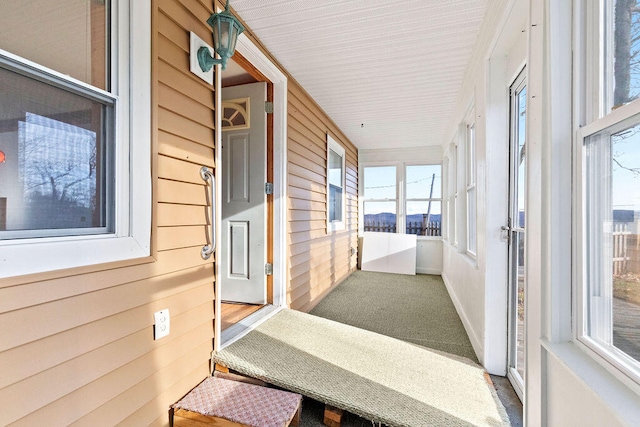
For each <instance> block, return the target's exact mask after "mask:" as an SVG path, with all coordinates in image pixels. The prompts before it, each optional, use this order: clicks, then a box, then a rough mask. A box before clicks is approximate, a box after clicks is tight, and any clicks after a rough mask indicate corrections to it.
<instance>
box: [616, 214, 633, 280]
mask: <svg viewBox="0 0 640 427" xmlns="http://www.w3.org/2000/svg"><path fill="white" fill-rule="evenodd" d="M613 227H614V228H613V274H616V275H618V274H623V273H626V272H627V262H628V261H629V260H631V258H630V257H629V256H628V254H627V251H628V244H627V240H628V238H629V235H630V234H631V232H630V231H629V230H628V228H627V224H614V226H613Z"/></svg>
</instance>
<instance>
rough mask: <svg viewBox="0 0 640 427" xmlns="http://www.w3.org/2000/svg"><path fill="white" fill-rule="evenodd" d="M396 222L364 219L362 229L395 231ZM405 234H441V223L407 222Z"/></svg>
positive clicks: (383, 231) (381, 231) (384, 231)
mask: <svg viewBox="0 0 640 427" xmlns="http://www.w3.org/2000/svg"><path fill="white" fill-rule="evenodd" d="M396 229H397V228H396V224H395V223H391V222H381V221H365V223H364V231H377V232H380V233H395V232H396ZM406 233H407V234H417V235H418V236H441V235H442V223H441V222H436V221H428V222H422V221H416V222H409V223H407V229H406Z"/></svg>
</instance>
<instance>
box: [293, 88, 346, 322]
mask: <svg viewBox="0 0 640 427" xmlns="http://www.w3.org/2000/svg"><path fill="white" fill-rule="evenodd" d="M288 114H289V116H288V146H287V148H288V152H287V156H288V157H287V160H288V165H287V171H288V176H287V179H288V181H287V185H288V188H287V192H288V194H287V196H288V227H287V243H288V248H289V251H288V252H289V257H288V258H289V260H288V261H289V265H288V268H289V270H288V272H289V285H288V290H287V301H288V303H289V305H290V307H291V308H294V309H297V310H302V311H308V310H310V309H311V308H312V307H313V306H315V305H316V304H317V303H318V302H319V301H320V300H321V299H322V297H324V296H325V295H326V294H327V292H328V291H330V290H331V289H332V288H333V287H335V286H336V285H337V284H339V283H340V282H341V281H342V280H344V279H345V278H346V277H347V276H348V275H349V274H351V273H352V272H353V271H354V270H355V268H356V257H355V255H354V256H352V255H351V248H357V247H358V246H357V234H358V202H357V195H358V155H357V150H356V148H355V147H354V146H353V145H352V144H351V143H350V142H349V140H348V139H347V138H346V137H345V136H344V135H343V134H342V132H340V130H339V129H338V128H337V127H336V126H335V124H333V122H332V121H331V120H330V119H329V117H328V116H327V115H326V114H325V113H324V112H323V111H322V110H321V109H320V108H319V107H318V106H317V104H316V103H315V102H314V101H313V100H312V99H311V98H310V97H309V96H308V95H307V94H306V93H305V92H304V91H303V90H302V89H301V88H300V87H299V86H298V85H297V84H296V83H295V81H290V82H289V94H288ZM327 132H328V133H330V134H331V136H332V137H333V138H334V139H336V141H338V142H339V143H340V144H341V145H342V146H343V147H344V148H345V156H346V188H345V192H346V205H345V209H346V217H345V230H341V231H336V232H334V233H329V234H327V222H326V221H327V182H326V176H327V165H326V162H327V139H326V138H327V137H326V134H327Z"/></svg>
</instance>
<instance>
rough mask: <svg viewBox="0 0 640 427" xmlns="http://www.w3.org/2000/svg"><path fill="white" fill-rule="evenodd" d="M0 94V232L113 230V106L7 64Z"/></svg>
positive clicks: (38, 233) (11, 235) (23, 234)
mask: <svg viewBox="0 0 640 427" xmlns="http://www.w3.org/2000/svg"><path fill="white" fill-rule="evenodd" d="M0 65H1V64H0ZM0 93H2V94H3V95H2V97H1V98H0V152H2V155H1V156H2V157H3V158H4V162H3V163H0V183H2V185H1V186H0V238H14V237H43V236H50V235H76V234H86V233H88V232H89V231H88V230H89V229H91V232H92V233H95V232H99V231H97V230H96V228H100V229H101V232H108V231H110V227H111V226H112V225H113V224H110V223H109V219H108V216H109V215H110V209H111V208H112V206H109V205H108V204H107V203H106V198H107V192H108V191H110V190H111V185H109V184H108V183H109V181H108V177H112V176H113V167H112V166H111V165H112V161H110V159H109V156H110V155H111V152H110V151H109V150H108V149H107V146H108V137H109V136H108V135H110V134H111V132H107V127H106V126H105V123H108V122H109V121H110V117H111V116H112V115H113V105H112V104H110V103H109V102H108V101H96V100H92V99H89V98H88V97H85V96H82V95H79V94H76V93H73V92H72V91H70V90H65V89H61V88H58V87H55V86H53V85H50V84H45V83H42V82H41V81H39V80H36V79H34V78H31V77H27V76H25V75H22V74H19V73H18V72H16V71H13V70H9V69H6V68H2V67H0ZM83 229H84V231H83ZM34 230H37V231H34ZM53 230H57V231H53Z"/></svg>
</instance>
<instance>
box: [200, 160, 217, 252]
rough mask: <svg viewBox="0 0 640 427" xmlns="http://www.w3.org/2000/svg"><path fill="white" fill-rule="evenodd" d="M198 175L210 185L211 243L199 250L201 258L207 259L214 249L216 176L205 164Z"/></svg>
mask: <svg viewBox="0 0 640 427" xmlns="http://www.w3.org/2000/svg"><path fill="white" fill-rule="evenodd" d="M200 177H202V179H203V180H205V181H206V182H208V183H209V184H210V185H211V244H208V245H204V246H203V247H202V250H201V251H200V255H202V258H203V259H209V258H211V254H213V251H215V250H216V178H215V177H214V176H213V172H212V171H211V170H210V169H209V168H208V167H206V166H203V167H201V168H200Z"/></svg>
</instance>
